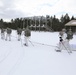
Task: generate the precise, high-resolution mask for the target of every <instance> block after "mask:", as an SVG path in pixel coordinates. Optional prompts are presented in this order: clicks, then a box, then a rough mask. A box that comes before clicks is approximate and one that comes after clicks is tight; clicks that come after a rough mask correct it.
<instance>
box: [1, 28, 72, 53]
mask: <svg viewBox="0 0 76 75" xmlns="http://www.w3.org/2000/svg"><path fill="white" fill-rule="evenodd" d="M16 31H17V39H18V41H20V40H21V35H22V34H23V35H24V39H25V44H24V45H25V46H28V40H29V37H30V36H31V31H30V30H29V29H28V27H27V28H26V29H25V28H24V29H21V28H17V30H16ZM22 32H23V33H22ZM11 33H12V29H11V28H6V29H4V28H1V39H5V40H9V41H11ZM72 38H73V32H72V30H71V29H69V30H68V31H66V29H62V30H61V31H60V32H59V49H60V50H63V49H67V50H69V52H72V51H71V48H70V44H69V41H70V40H71V39H72Z"/></svg>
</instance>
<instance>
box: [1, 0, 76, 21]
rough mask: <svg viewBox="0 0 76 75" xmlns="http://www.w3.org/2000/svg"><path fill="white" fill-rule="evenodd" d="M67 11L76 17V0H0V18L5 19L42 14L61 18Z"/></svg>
mask: <svg viewBox="0 0 76 75" xmlns="http://www.w3.org/2000/svg"><path fill="white" fill-rule="evenodd" d="M66 13H68V14H69V16H71V15H73V16H75V17H76V0H0V18H2V19H3V20H11V19H14V18H20V17H27V16H42V15H43V16H46V15H50V16H53V15H56V17H58V18H59V17H61V15H62V14H63V15H65V14H66Z"/></svg>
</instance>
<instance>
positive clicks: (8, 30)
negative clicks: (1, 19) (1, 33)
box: [5, 28, 12, 41]
mask: <svg viewBox="0 0 76 75" xmlns="http://www.w3.org/2000/svg"><path fill="white" fill-rule="evenodd" d="M6 32H7V34H6V39H5V40H7V39H9V41H11V33H12V30H11V28H7V29H6Z"/></svg>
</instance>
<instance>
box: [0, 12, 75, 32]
mask: <svg viewBox="0 0 76 75" xmlns="http://www.w3.org/2000/svg"><path fill="white" fill-rule="evenodd" d="M70 20H76V18H75V17H74V16H72V17H69V15H68V14H67V13H66V14H65V15H62V16H61V18H60V19H58V18H56V16H55V15H54V16H49V15H46V17H44V16H34V17H25V18H16V19H11V22H4V21H3V19H0V28H2V27H3V28H7V27H9V28H12V29H17V28H18V27H19V28H26V27H29V28H30V29H31V30H53V31H60V30H61V29H62V28H64V27H65V24H66V23H67V22H69V21H70ZM41 27H43V29H41Z"/></svg>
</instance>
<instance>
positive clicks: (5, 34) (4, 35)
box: [1, 28, 31, 46]
mask: <svg viewBox="0 0 76 75" xmlns="http://www.w3.org/2000/svg"><path fill="white" fill-rule="evenodd" d="M16 31H17V39H18V41H20V40H21V35H22V31H23V35H24V39H25V44H24V45H25V46H28V39H29V37H30V36H31V31H30V30H29V29H28V28H26V29H21V28H17V30H16ZM11 33H12V29H11V28H6V29H4V28H1V39H3V40H6V41H7V40H9V41H11Z"/></svg>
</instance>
